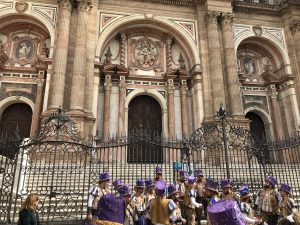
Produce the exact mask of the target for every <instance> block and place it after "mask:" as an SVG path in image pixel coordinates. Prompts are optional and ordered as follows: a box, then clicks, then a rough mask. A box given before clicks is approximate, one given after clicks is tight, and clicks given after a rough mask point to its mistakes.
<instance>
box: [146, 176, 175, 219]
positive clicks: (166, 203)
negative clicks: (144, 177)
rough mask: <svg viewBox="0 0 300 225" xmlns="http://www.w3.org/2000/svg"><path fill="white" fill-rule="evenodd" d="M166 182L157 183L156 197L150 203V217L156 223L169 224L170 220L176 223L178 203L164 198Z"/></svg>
mask: <svg viewBox="0 0 300 225" xmlns="http://www.w3.org/2000/svg"><path fill="white" fill-rule="evenodd" d="M165 192H166V182H165V181H163V180H160V181H157V182H156V183H155V194H156V197H155V199H153V200H152V201H151V203H150V218H151V222H152V224H154V225H169V224H171V223H170V220H171V221H172V222H173V223H174V222H175V221H176V220H177V217H176V212H175V209H176V204H175V203H174V202H173V201H172V200H171V199H166V198H164V196H165Z"/></svg>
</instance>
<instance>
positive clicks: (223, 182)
mask: <svg viewBox="0 0 300 225" xmlns="http://www.w3.org/2000/svg"><path fill="white" fill-rule="evenodd" d="M227 187H231V188H232V182H231V180H229V179H224V180H221V188H227Z"/></svg>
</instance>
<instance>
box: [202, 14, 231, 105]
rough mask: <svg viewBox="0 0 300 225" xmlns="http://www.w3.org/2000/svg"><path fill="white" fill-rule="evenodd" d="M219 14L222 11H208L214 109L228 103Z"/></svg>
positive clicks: (207, 21)
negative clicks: (225, 89) (225, 90)
mask: <svg viewBox="0 0 300 225" xmlns="http://www.w3.org/2000/svg"><path fill="white" fill-rule="evenodd" d="M219 16H220V12H215V11H207V15H206V23H207V30H208V32H207V38H208V52H209V68H210V80H211V86H212V97H213V99H212V102H213V109H214V110H217V109H218V108H219V107H220V104H223V105H226V102H225V92H224V76H223V69H222V59H221V44H220V32H219V30H218V19H219Z"/></svg>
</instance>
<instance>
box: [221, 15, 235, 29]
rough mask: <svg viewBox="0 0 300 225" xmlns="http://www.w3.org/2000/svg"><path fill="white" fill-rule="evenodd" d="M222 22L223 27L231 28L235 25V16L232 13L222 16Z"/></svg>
mask: <svg viewBox="0 0 300 225" xmlns="http://www.w3.org/2000/svg"><path fill="white" fill-rule="evenodd" d="M221 22H222V25H223V26H229V27H231V26H232V24H233V14H232V13H225V14H222V18H221Z"/></svg>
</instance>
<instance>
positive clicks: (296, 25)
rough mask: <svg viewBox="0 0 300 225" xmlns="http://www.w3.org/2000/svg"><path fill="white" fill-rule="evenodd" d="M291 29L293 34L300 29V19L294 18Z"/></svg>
mask: <svg viewBox="0 0 300 225" xmlns="http://www.w3.org/2000/svg"><path fill="white" fill-rule="evenodd" d="M290 30H291V32H292V34H293V35H294V34H295V33H297V32H299V31H300V20H293V21H292V22H291V23H290Z"/></svg>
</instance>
